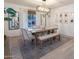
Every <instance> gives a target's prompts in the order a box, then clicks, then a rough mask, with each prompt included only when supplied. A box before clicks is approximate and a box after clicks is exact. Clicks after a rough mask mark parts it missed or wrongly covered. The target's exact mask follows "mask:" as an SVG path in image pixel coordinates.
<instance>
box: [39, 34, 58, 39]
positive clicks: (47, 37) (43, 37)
mask: <svg viewBox="0 0 79 59" xmlns="http://www.w3.org/2000/svg"><path fill="white" fill-rule="evenodd" d="M57 35H59V33H51V34H47V35H43V36H39V37H38V39H39V40H46V39H49V38H53V37H55V36H57Z"/></svg>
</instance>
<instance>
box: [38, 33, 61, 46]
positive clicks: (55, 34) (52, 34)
mask: <svg viewBox="0 0 79 59" xmlns="http://www.w3.org/2000/svg"><path fill="white" fill-rule="evenodd" d="M57 36H59V40H60V35H59V33H51V34H47V35H43V36H39V37H38V40H39V41H40V45H41V47H42V44H43V41H44V40H48V39H50V38H54V37H57Z"/></svg>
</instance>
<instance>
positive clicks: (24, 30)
mask: <svg viewBox="0 0 79 59" xmlns="http://www.w3.org/2000/svg"><path fill="white" fill-rule="evenodd" d="M21 35H22V40H29V37H28V35H27V30H26V29H23V28H21Z"/></svg>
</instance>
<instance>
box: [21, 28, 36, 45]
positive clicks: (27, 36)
mask: <svg viewBox="0 0 79 59" xmlns="http://www.w3.org/2000/svg"><path fill="white" fill-rule="evenodd" d="M21 36H22V42H23V44H24V46H25V45H26V46H29V45H31V46H32V43H33V42H34V39H35V38H34V36H33V35H32V33H31V32H30V31H28V30H26V29H23V28H21Z"/></svg>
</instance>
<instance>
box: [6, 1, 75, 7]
mask: <svg viewBox="0 0 79 59" xmlns="http://www.w3.org/2000/svg"><path fill="white" fill-rule="evenodd" d="M4 2H10V3H14V4H19V5H24V6H30V7H37V6H39V5H42V4H43V3H44V2H43V1H42V0H4ZM71 3H74V0H46V2H45V4H46V6H47V7H49V8H56V7H59V6H63V5H66V4H71Z"/></svg>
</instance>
